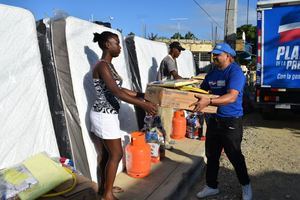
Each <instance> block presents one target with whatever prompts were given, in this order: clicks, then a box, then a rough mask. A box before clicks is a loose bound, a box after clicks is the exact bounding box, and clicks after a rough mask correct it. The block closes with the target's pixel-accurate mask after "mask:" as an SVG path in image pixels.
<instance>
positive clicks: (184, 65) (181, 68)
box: [177, 49, 196, 78]
mask: <svg viewBox="0 0 300 200" xmlns="http://www.w3.org/2000/svg"><path fill="white" fill-rule="evenodd" d="M177 67H178V74H179V75H180V76H181V77H183V78H191V77H192V76H195V75H196V68H195V61H194V57H193V54H192V52H191V51H190V50H187V49H186V50H184V51H181V54H180V56H179V57H178V58H177Z"/></svg>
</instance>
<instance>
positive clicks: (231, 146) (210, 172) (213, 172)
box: [205, 117, 250, 188]
mask: <svg viewBox="0 0 300 200" xmlns="http://www.w3.org/2000/svg"><path fill="white" fill-rule="evenodd" d="M242 137H243V121H242V118H241V117H239V118H233V117H232V118H219V117H218V118H216V117H211V118H209V119H208V123H207V133H206V141H205V154H206V157H207V169H206V184H207V185H208V186H209V187H212V188H217V187H218V181H217V178H218V171H219V164H220V163H219V159H220V156H221V152H222V148H224V151H225V153H226V155H227V157H228V159H229V160H230V162H231V163H232V165H233V167H234V169H235V172H236V174H237V177H238V180H239V182H240V184H242V185H246V184H248V183H249V182H250V180H249V176H248V172H247V167H246V163H245V158H244V156H243V154H242V151H241V142H242Z"/></svg>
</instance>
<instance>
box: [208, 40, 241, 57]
mask: <svg viewBox="0 0 300 200" xmlns="http://www.w3.org/2000/svg"><path fill="white" fill-rule="evenodd" d="M224 52H225V53H228V54H230V55H231V56H236V53H235V50H233V49H232V48H231V47H230V46H229V44H227V43H219V44H216V46H215V48H214V49H213V50H212V52H211V53H213V54H217V55H218V54H221V53H224Z"/></svg>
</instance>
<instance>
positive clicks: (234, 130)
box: [192, 43, 252, 200]
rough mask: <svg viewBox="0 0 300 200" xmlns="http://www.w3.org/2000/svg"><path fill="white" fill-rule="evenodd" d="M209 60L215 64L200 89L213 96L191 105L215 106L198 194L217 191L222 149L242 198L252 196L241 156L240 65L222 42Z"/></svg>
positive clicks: (241, 89)
mask: <svg viewBox="0 0 300 200" xmlns="http://www.w3.org/2000/svg"><path fill="white" fill-rule="evenodd" d="M212 54H213V62H214V64H215V65H216V66H217V67H215V68H214V69H213V70H212V71H211V72H209V73H208V74H207V75H206V77H205V80H204V81H203V83H202V84H201V88H202V89H205V90H209V91H210V92H211V93H212V94H215V95H219V97H217V98H201V97H197V98H198V99H199V100H198V101H197V102H195V103H194V104H192V106H195V109H194V111H197V112H200V111H201V110H202V109H203V108H205V107H207V106H208V105H213V106H218V110H217V113H216V114H213V115H211V116H210V117H209V118H208V122H207V133H206V142H205V154H206V157H207V169H206V186H205V187H204V189H203V190H201V191H200V192H199V193H198V194H197V197H198V198H204V197H207V196H211V195H216V194H218V193H219V189H218V181H217V176H218V170H219V159H220V156H221V152H222V149H223V148H224V151H225V153H226V155H227V157H228V159H229V160H230V162H231V163H232V165H233V166H234V169H235V171H236V174H237V177H238V180H239V182H240V184H241V185H242V190H243V200H251V199H252V189H251V185H250V179H249V176H248V172H247V167H246V163H245V159H244V156H243V154H242V151H241V142H242V136H243V124H242V116H243V107H242V99H243V88H244V85H245V76H244V74H243V72H242V70H241V67H240V66H239V65H238V64H237V63H235V62H234V56H235V55H236V53H235V51H234V50H233V49H232V48H231V47H230V46H229V45H228V44H226V43H221V44H217V45H216V46H215V48H214V49H213V51H212Z"/></svg>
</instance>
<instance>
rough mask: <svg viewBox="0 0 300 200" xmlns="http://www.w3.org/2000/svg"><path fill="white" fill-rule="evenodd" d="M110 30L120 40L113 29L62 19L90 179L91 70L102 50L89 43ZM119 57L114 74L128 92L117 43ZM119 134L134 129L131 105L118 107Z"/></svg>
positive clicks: (93, 170) (93, 173)
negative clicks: (95, 36) (121, 79)
mask: <svg viewBox="0 0 300 200" xmlns="http://www.w3.org/2000/svg"><path fill="white" fill-rule="evenodd" d="M103 31H111V32H114V33H116V34H118V36H119V39H120V41H122V35H121V34H120V33H119V32H118V31H116V30H113V29H110V28H106V27H103V26H99V25H97V24H94V23H91V22H88V21H84V20H81V19H78V18H74V17H68V18H67V19H66V41H67V48H68V55H69V64H70V70H71V77H72V84H73V90H74V96H75V100H76V104H77V109H78V113H79V118H80V123H81V128H82V135H83V139H84V143H85V149H86V153H87V156H88V162H89V166H90V172H91V176H92V179H93V180H94V181H97V179H96V166H97V154H96V151H95V148H94V145H93V143H92V141H91V139H90V137H89V130H90V120H89V111H90V108H91V106H92V104H93V102H94V100H95V95H94V87H93V82H92V69H93V67H94V65H95V64H96V62H97V61H98V60H99V59H100V58H101V55H102V51H101V49H100V48H99V47H98V44H97V43H93V41H92V40H93V33H94V32H98V33H101V32H103ZM121 48H122V51H121V54H120V55H119V56H118V57H117V58H114V59H113V61H112V63H113V64H114V66H115V68H116V70H117V72H118V73H119V74H120V76H121V77H122V78H123V85H122V86H123V87H125V88H128V89H130V88H131V87H130V83H129V77H128V71H127V62H126V59H125V54H124V50H125V49H124V45H123V43H122V42H121ZM119 117H120V123H121V131H122V132H123V134H124V135H127V134H128V133H130V132H132V131H134V130H137V129H138V128H137V120H136V117H135V113H134V108H133V106H132V105H130V104H127V103H122V104H121V109H120V114H119Z"/></svg>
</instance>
